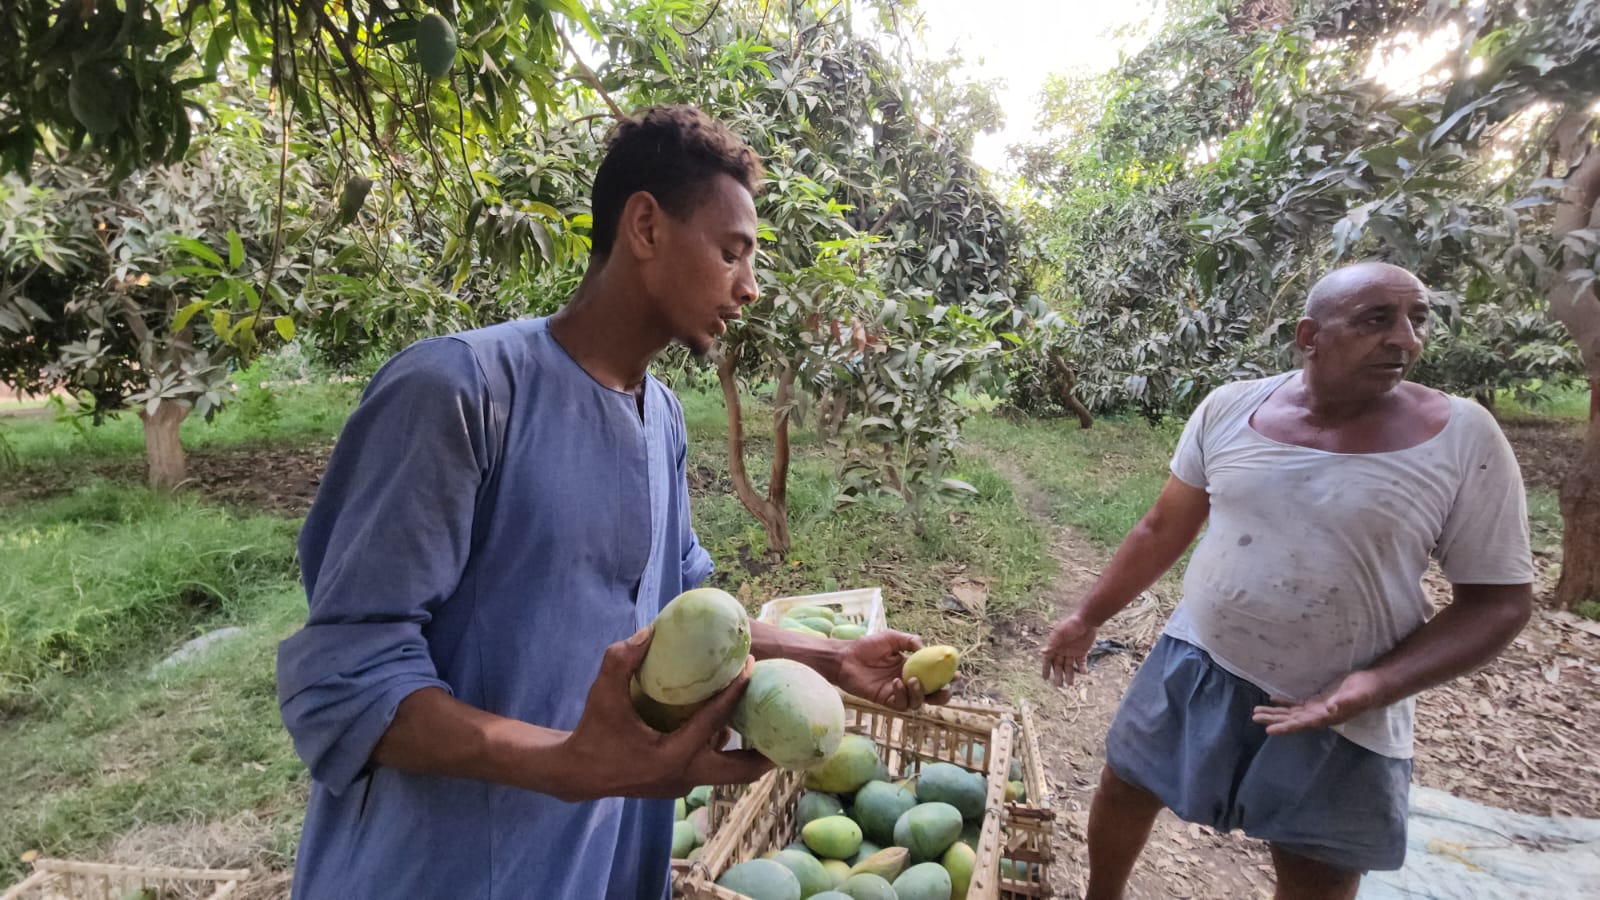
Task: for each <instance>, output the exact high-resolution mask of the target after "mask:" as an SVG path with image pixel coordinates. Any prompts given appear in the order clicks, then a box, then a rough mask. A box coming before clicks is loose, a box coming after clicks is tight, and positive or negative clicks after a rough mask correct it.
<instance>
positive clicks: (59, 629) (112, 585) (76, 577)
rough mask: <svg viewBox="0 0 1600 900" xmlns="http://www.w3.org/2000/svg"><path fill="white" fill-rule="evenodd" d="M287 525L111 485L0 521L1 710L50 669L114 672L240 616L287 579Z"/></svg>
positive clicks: (11, 512)
mask: <svg viewBox="0 0 1600 900" xmlns="http://www.w3.org/2000/svg"><path fill="white" fill-rule="evenodd" d="M294 528H295V525H294V523H293V522H289V521H286V520H284V519H281V518H275V517H267V516H261V517H250V518H240V517H235V516H231V515H229V514H227V513H225V512H223V511H221V510H218V509H215V508H210V507H206V506H203V505H201V504H199V503H197V502H195V501H193V500H189V499H178V500H171V499H166V498H163V497H160V496H158V495H155V494H152V493H150V492H149V491H147V490H145V489H143V488H137V487H128V486H121V485H114V484H111V483H108V482H95V483H91V484H88V485H85V486H84V487H82V488H80V489H79V490H78V491H76V492H75V493H73V494H71V495H68V496H65V497H61V498H57V499H55V500H52V501H49V502H45V503H39V504H27V505H20V506H19V507H18V508H15V509H7V510H6V511H5V512H3V513H0V556H4V558H5V560H6V565H5V567H4V569H3V570H0V710H3V709H4V708H5V707H6V706H7V705H9V704H15V703H25V702H27V700H28V698H29V697H30V696H31V695H32V693H33V689H34V686H35V684H36V682H37V681H38V680H39V679H40V678H41V677H42V676H43V675H45V674H47V673H49V672H51V671H59V672H73V671H83V670H93V669H96V668H98V667H102V666H105V665H114V664H116V663H118V662H121V661H123V660H124V659H126V658H128V657H130V656H136V655H139V654H148V653H150V652H151V651H152V650H153V649H154V648H158V647H160V646H162V645H163V644H164V643H170V642H171V641H173V640H175V639H177V638H178V637H179V636H183V635H185V634H186V632H187V631H189V630H190V629H192V628H193V627H194V625H195V624H196V623H198V622H201V621H208V620H213V619H217V618H238V617H240V616H241V615H242V609H241V603H242V601H243V599H244V598H245V597H247V596H248V595H249V594H251V593H252V592H254V591H257V590H259V589H260V585H262V584H263V583H265V584H274V583H284V582H288V583H292V582H293V579H294V577H295V569H294Z"/></svg>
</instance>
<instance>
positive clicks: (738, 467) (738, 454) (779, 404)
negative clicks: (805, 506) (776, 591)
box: [717, 351, 794, 556]
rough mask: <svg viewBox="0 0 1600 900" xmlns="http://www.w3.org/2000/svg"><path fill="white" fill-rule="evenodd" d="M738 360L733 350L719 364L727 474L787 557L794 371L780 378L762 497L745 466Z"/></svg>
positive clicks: (770, 544) (771, 545) (773, 545)
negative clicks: (769, 469) (767, 476)
mask: <svg viewBox="0 0 1600 900" xmlns="http://www.w3.org/2000/svg"><path fill="white" fill-rule="evenodd" d="M737 359H738V356H737V354H735V353H733V352H731V351H730V352H727V353H725V354H724V356H723V357H722V360H721V361H720V362H718V363H717V380H718V381H719V382H721V384H722V400H723V403H724V404H725V405H726V406H727V408H728V476H729V479H730V480H732V481H733V490H734V493H735V494H737V495H738V496H739V502H740V503H742V504H744V508H745V509H747V510H749V511H750V514H751V515H753V516H755V517H756V519H757V520H759V521H760V522H761V524H762V525H763V526H764V527H765V528H766V530H767V549H768V550H770V551H772V552H774V553H776V554H778V555H779V556H784V555H787V554H788V552H789V548H790V542H789V508H788V485H789V406H790V403H791V402H792V401H793V398H794V370H793V369H789V368H785V369H784V370H783V372H782V373H781V374H780V375H779V377H778V396H777V398H776V403H775V405H776V409H775V411H774V413H773V416H772V476H771V478H770V479H769V480H768V482H767V495H766V496H765V497H763V496H761V495H760V494H758V493H756V489H755V486H754V485H752V484H751V483H750V473H749V472H748V471H747V470H746V469H745V465H744V415H743V412H742V410H741V407H740V405H739V382H738V380H737V379H735V378H734V375H733V369H734V366H735V364H736V363H737Z"/></svg>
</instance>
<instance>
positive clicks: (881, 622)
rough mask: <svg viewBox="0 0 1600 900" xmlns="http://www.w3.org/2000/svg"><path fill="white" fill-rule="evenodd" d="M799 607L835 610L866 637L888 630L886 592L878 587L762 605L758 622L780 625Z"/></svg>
mask: <svg viewBox="0 0 1600 900" xmlns="http://www.w3.org/2000/svg"><path fill="white" fill-rule="evenodd" d="M796 606H821V607H824V608H826V609H830V610H835V611H837V612H838V614H839V615H840V616H842V617H843V618H844V619H846V620H847V621H849V622H851V623H853V624H856V625H863V626H865V627H866V629H867V634H877V633H878V632H880V631H888V630H889V620H888V617H887V616H885V615H884V611H883V590H882V589H881V588H875V587H870V588H856V589H855V590H849V591H832V592H829V593H826V594H806V595H805V596H802V597H778V598H775V599H773V600H769V601H768V602H766V603H764V604H762V606H761V613H760V614H759V615H758V616H756V620H757V621H759V622H765V623H766V624H768V625H777V624H778V623H779V622H781V621H783V617H784V615H785V614H786V613H788V611H789V610H791V609H794V608H795V607H796Z"/></svg>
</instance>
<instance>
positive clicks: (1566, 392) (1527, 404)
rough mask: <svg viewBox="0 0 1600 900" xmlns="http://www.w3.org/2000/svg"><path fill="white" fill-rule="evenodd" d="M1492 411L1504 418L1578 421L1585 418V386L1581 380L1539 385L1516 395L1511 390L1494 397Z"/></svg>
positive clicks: (1587, 400)
mask: <svg viewBox="0 0 1600 900" xmlns="http://www.w3.org/2000/svg"><path fill="white" fill-rule="evenodd" d="M1495 411H1496V413H1497V414H1498V415H1500V416H1502V417H1505V418H1513V419H1514V418H1531V417H1537V418H1555V419H1573V420H1576V421H1579V422H1583V421H1587V420H1588V418H1589V388H1588V385H1586V384H1584V383H1583V382H1581V381H1575V382H1573V383H1572V384H1568V385H1552V384H1546V385H1540V386H1538V387H1537V388H1535V389H1534V390H1533V391H1531V392H1528V393H1526V394H1525V395H1524V396H1523V397H1521V398H1518V397H1517V396H1516V394H1515V393H1514V392H1512V391H1501V392H1500V393H1499V394H1498V395H1497V396H1496V397H1495Z"/></svg>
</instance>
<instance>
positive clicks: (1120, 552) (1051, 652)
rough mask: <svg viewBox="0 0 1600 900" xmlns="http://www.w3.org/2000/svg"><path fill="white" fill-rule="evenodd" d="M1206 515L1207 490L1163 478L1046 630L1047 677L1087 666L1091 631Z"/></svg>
mask: <svg viewBox="0 0 1600 900" xmlns="http://www.w3.org/2000/svg"><path fill="white" fill-rule="evenodd" d="M1210 515H1211V495H1210V494H1208V493H1206V491H1205V490H1204V489H1202V488H1197V487H1195V486H1193V485H1191V484H1188V483H1187V482H1185V481H1183V480H1182V479H1180V478H1178V477H1177V476H1172V477H1169V478H1168V479H1167V483H1166V486H1165V487H1163V488H1162V489H1161V496H1159V497H1157V498H1156V502H1155V504H1154V505H1153V506H1151V507H1150V509H1149V511H1148V512H1146V513H1145V514H1144V517H1143V518H1141V519H1140V520H1139V524H1137V525H1135V526H1134V527H1133V530H1132V531H1130V532H1128V536H1127V537H1125V538H1123V539H1122V544H1121V546H1119V547H1117V552H1116V555H1114V556H1113V557H1112V558H1111V563H1110V565H1108V566H1106V569H1105V571H1104V572H1102V573H1101V575H1100V578H1099V579H1098V580H1097V581H1095V583H1094V586H1093V587H1091V588H1090V589H1089V592H1088V593H1087V594H1085V595H1084V597H1083V600H1082V601H1081V602H1080V603H1079V604H1078V608H1077V609H1075V610H1073V612H1072V614H1071V615H1069V616H1067V617H1066V618H1064V619H1062V620H1061V621H1060V622H1058V623H1056V627H1055V628H1054V629H1052V630H1051V632H1050V639H1049V641H1047V642H1046V644H1045V649H1044V672H1043V674H1044V678H1045V680H1046V681H1050V682H1052V683H1054V684H1056V685H1062V684H1071V683H1072V679H1073V675H1074V673H1076V672H1086V671H1088V662H1087V657H1088V653H1089V648H1090V647H1091V646H1092V645H1093V644H1094V636H1095V632H1096V631H1097V630H1098V629H1099V627H1100V626H1101V625H1103V624H1105V621H1106V620H1107V619H1109V618H1111V617H1112V616H1114V615H1116V614H1117V613H1118V612H1120V611H1121V610H1122V608H1123V607H1125V606H1127V605H1128V604H1129V603H1132V602H1133V600H1134V598H1135V597H1138V596H1139V594H1140V593H1141V592H1143V591H1145V590H1146V589H1148V588H1149V587H1150V585H1152V584H1155V583H1156V579H1158V578H1160V577H1161V576H1162V574H1164V573H1165V572H1166V571H1167V570H1168V569H1170V568H1172V566H1173V564H1174V563H1176V562H1177V561H1178V558H1179V557H1181V556H1182V555H1183V551H1184V550H1187V549H1188V548H1189V545H1190V544H1192V543H1194V539H1195V536H1196V535H1198V534H1199V533H1200V529H1202V528H1204V527H1205V524H1206V519H1207V518H1209V517H1210Z"/></svg>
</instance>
